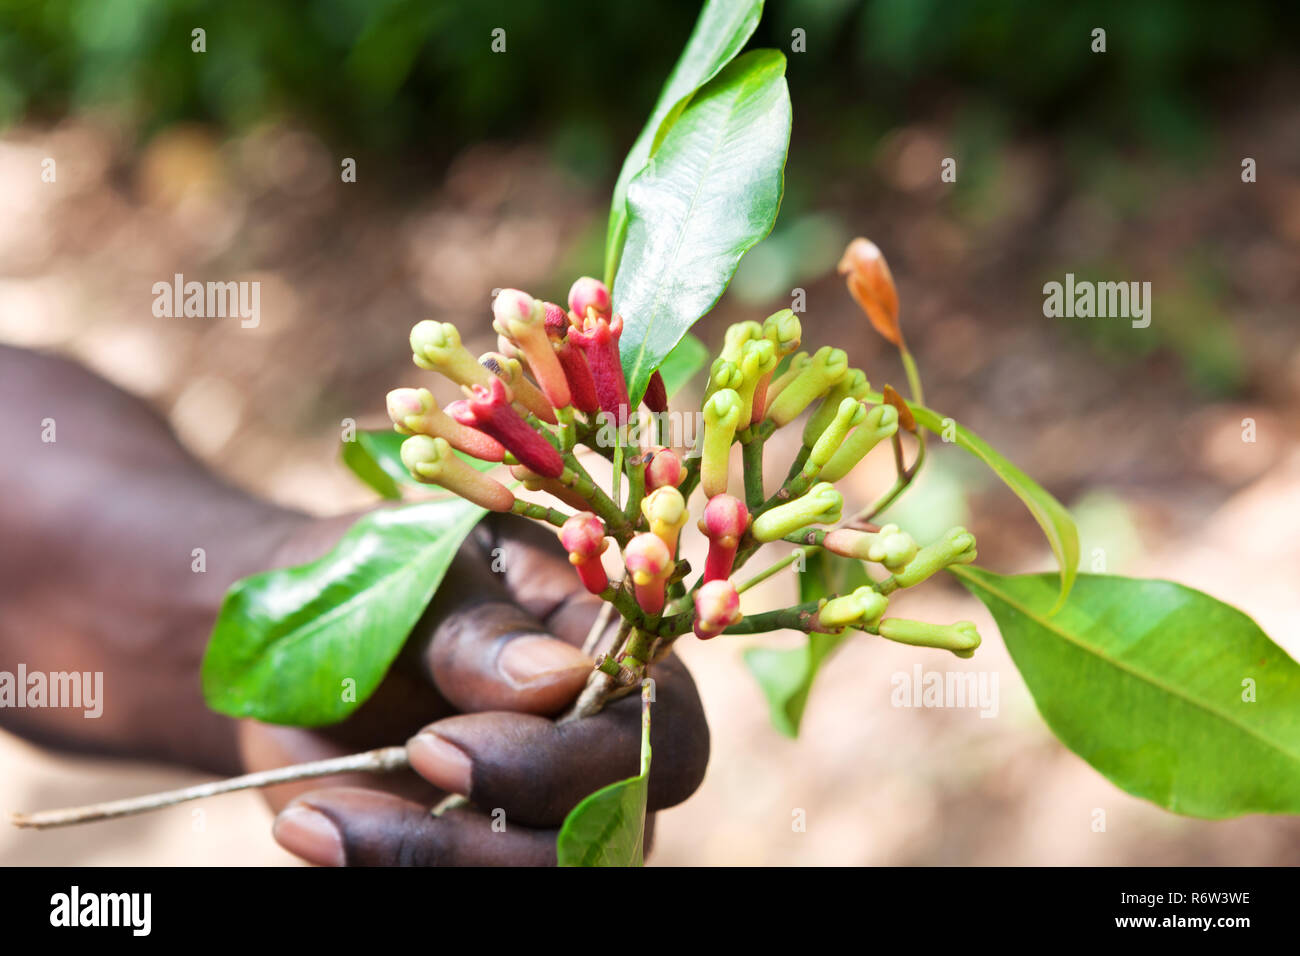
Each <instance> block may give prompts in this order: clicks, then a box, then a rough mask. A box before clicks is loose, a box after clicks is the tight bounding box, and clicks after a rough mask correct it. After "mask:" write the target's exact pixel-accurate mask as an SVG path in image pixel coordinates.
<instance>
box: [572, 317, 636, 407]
mask: <svg viewBox="0 0 1300 956" xmlns="http://www.w3.org/2000/svg"><path fill="white" fill-rule="evenodd" d="M622 334H623V317H622V316H621V315H615V316H614V317H613V318H611V319H606V318H604V317H603V316H596V315H592V314H590V313H589V314H588V315H587V317H586V318H584V319H582V320H581V323H580V324H578V325H575V326H574V327H573V328H571V329H570V330H569V339H570V340H572V342H573V343H574V344H575V345H577V346H578V348H580V349H582V352H583V355H585V356H586V358H587V367H588V368H589V369H591V378H592V381H593V382H594V383H595V385H596V398H597V400H598V401H599V402H600V408H601V410H602V411H604V412H606V413H608V414H609V415H612V416H613V417H614V420H615V422H616V423H617V424H618V427H619V428H622V427H623V426H624V425H626V424H627V420H628V413H629V403H628V396H627V380H626V379H625V378H624V377H623V362H622V360H621V359H620V358H619V354H618V339H619V336H620V335H622Z"/></svg>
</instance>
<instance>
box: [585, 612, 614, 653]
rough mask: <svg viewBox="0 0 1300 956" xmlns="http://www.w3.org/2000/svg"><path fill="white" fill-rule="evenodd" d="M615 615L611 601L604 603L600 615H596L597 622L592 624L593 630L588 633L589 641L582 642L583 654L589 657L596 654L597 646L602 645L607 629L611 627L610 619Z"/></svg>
mask: <svg viewBox="0 0 1300 956" xmlns="http://www.w3.org/2000/svg"><path fill="white" fill-rule="evenodd" d="M613 613H614V605H613V604H612V603H610V602H609V601H602V602H601V605H600V613H599V614H597V615H596V620H594V621H592V622H591V630H590V631H588V632H587V639H586V640H585V641H583V642H582V653H583V654H585V655H586V656H588V657H591V655H593V654H595V653H596V645H597V644H599V643H600V638H601V636H602V635H603V634H604V633H605V628H606V627H607V626H608V625H609V619H610V617H611V616H612V615H613Z"/></svg>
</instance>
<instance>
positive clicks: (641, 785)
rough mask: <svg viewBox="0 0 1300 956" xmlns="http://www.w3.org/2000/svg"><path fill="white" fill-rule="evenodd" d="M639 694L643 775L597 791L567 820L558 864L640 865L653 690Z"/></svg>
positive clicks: (558, 844) (558, 842)
mask: <svg viewBox="0 0 1300 956" xmlns="http://www.w3.org/2000/svg"><path fill="white" fill-rule="evenodd" d="M653 686H654V685H653V684H648V685H647V686H646V688H645V689H644V690H642V692H641V772H640V773H639V774H637V775H636V776H635V777H628V778H627V779H626V780H619V781H618V782H617V783H611V784H610V785H609V786H608V787H604V788H602V789H600V790H597V791H596V792H595V793H593V794H592V795H591V796H589V797H587V798H586V799H585V800H583V801H582V802H581V803H579V804H578V805H577V806H576V807H574V808H573V809H572V810H571V811H569V815H568V816H567V817H565V818H564V825H563V826H562V827H560V834H559V837H558V838H557V839H556V845H555V849H556V855H557V857H558V860H559V864H560V866H641V865H642V864H643V863H644V862H645V857H644V853H645V813H646V797H647V795H648V793H649V787H650V688H651V687H653Z"/></svg>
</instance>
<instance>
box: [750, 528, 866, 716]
mask: <svg viewBox="0 0 1300 956" xmlns="http://www.w3.org/2000/svg"><path fill="white" fill-rule="evenodd" d="M870 583H871V578H870V577H868V575H867V572H866V569H865V568H864V567H863V566H862V562H861V561H851V560H848V559H845V558H839V557H837V556H835V555H832V554H829V553H827V552H825V551H814V552H813V553H812V554H811V555H809V556H808V558H807V564H806V566H805V570H804V571H802V572H801V573H800V575H799V601H800V603H807V602H809V601H818V600H821V599H822V598H824V597H829V596H830V595H832V594H845V593H848V592H849V591H852V590H854V589H855V588H859V587H862V586H864V585H868V584H870ZM846 636H847V633H846V634H809V635H808V637H807V640H806V641H805V643H804V645H803V647H793V648H771V647H751V648H749V649H747V650H746V651H745V654H744V658H745V665H746V666H747V667H748V668H749V671H750V673H751V674H753V675H754V679H755V680H757V681H758V686H759V687H760V688H762V691H763V695H764V696H765V697H766V698H767V706H768V710H769V712H770V714H771V719H772V726H773V727H775V728H776V729H777V730H779V731H780V732H781V733H783V734H785V735H786V736H787V737H797V736H799V724H800V722H801V721H802V720H803V713H804V709H805V708H806V707H807V705H808V695H809V694H810V693H811V692H812V685H813V681H815V680H816V679H817V672H818V671H819V670H820V669H821V666H822V664H824V663H825V662H826V660H827V658H829V657H830V656H831V655H832V654H834V653H835V651H836V650H838V649H839V646H840V645H841V644H842V643H844V640H845V637H846Z"/></svg>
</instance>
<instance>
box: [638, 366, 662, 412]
mask: <svg viewBox="0 0 1300 956" xmlns="http://www.w3.org/2000/svg"><path fill="white" fill-rule="evenodd" d="M642 401H643V402H645V407H646V408H648V409H650V411H652V412H657V413H659V414H662V413H664V412H666V411H668V387H667V386H666V385H664V377H663V376H662V375H660V374H659V373H658V372H652V373H650V383H649V384H648V385H646V389H645V397H644V398H643V399H642Z"/></svg>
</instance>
